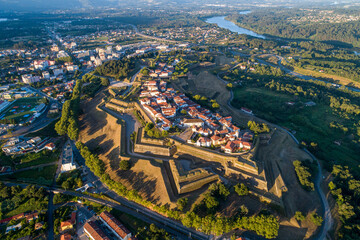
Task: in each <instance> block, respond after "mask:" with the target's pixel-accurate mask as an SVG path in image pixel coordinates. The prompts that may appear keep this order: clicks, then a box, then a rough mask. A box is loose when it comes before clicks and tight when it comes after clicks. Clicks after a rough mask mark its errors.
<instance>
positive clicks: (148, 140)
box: [139, 128, 164, 146]
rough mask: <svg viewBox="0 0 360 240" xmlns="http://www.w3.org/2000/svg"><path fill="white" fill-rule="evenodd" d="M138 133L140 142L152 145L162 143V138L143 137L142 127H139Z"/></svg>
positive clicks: (160, 144)
mask: <svg viewBox="0 0 360 240" xmlns="http://www.w3.org/2000/svg"><path fill="white" fill-rule="evenodd" d="M139 133H140V136H141V139H140V142H141V143H148V144H154V145H159V146H163V145H164V140H162V139H155V138H147V137H145V130H144V128H139Z"/></svg>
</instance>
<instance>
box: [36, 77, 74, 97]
mask: <svg viewBox="0 0 360 240" xmlns="http://www.w3.org/2000/svg"><path fill="white" fill-rule="evenodd" d="M74 86H75V80H73V81H69V82H66V83H59V84H55V85H52V86H50V87H45V88H43V89H42V90H41V91H42V92H43V93H45V94H46V95H48V96H49V97H53V98H56V99H57V100H62V99H64V96H65V94H66V93H72V91H73V88H74Z"/></svg>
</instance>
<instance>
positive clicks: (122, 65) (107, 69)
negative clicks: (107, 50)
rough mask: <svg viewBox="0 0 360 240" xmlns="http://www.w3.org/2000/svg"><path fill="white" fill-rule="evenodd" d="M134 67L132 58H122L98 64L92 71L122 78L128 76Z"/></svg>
mask: <svg viewBox="0 0 360 240" xmlns="http://www.w3.org/2000/svg"><path fill="white" fill-rule="evenodd" d="M134 67H135V63H134V61H133V60H131V59H129V58H124V59H122V60H111V61H108V62H105V63H104V64H102V65H100V66H98V67H97V68H96V69H95V71H94V73H95V74H99V75H101V76H111V77H115V78H118V79H120V80H123V79H125V78H127V77H128V75H129V73H130V72H131V70H133V69H134Z"/></svg>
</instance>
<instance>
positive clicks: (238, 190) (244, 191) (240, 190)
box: [234, 183, 249, 196]
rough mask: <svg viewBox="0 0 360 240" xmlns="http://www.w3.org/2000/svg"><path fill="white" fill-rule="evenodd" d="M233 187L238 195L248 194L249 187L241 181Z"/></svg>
mask: <svg viewBox="0 0 360 240" xmlns="http://www.w3.org/2000/svg"><path fill="white" fill-rule="evenodd" d="M234 188H235V192H236V193H237V194H238V195H239V196H246V195H248V194H249V189H248V188H247V187H246V186H245V184H243V183H238V184H236V185H235V187H234Z"/></svg>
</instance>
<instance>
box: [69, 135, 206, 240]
mask: <svg viewBox="0 0 360 240" xmlns="http://www.w3.org/2000/svg"><path fill="white" fill-rule="evenodd" d="M72 147H73V150H74V155H75V156H76V159H77V161H78V163H79V164H80V165H82V166H84V168H85V169H86V170H87V172H88V175H87V178H88V180H89V181H90V182H92V184H93V185H94V186H96V189H97V190H98V191H99V192H101V193H103V194H106V195H107V196H109V197H110V198H112V199H114V200H115V201H117V202H119V203H120V204H121V205H122V206H125V207H126V208H125V209H126V213H128V214H131V215H133V216H135V217H139V218H140V219H142V220H144V221H146V220H148V221H147V222H148V223H154V224H156V225H157V226H159V227H161V228H164V229H165V230H166V231H168V232H169V233H171V234H174V235H175V236H178V237H180V239H188V237H186V236H187V235H188V234H189V233H191V235H192V237H193V238H195V239H209V236H208V235H206V234H204V233H200V232H197V231H195V230H193V229H190V228H187V227H185V226H183V225H182V224H181V223H179V222H176V221H174V220H172V219H169V218H167V217H165V216H163V215H160V214H158V213H156V212H154V211H152V210H150V209H148V208H146V207H144V206H142V205H140V204H137V203H135V202H132V201H129V200H127V199H126V198H123V197H121V196H119V195H118V194H117V193H116V192H114V191H112V190H110V189H108V188H107V186H106V185H105V184H103V183H102V182H101V181H100V179H99V178H98V177H97V176H95V175H94V174H93V173H92V172H91V171H90V169H89V168H88V167H86V165H85V160H84V159H83V158H82V156H81V155H80V153H79V151H78V149H77V148H76V147H75V144H74V143H73V142H72ZM67 193H68V192H67ZM70 193H71V194H75V193H72V192H70ZM76 194H79V193H76ZM80 195H81V194H80ZM85 196H87V195H85ZM87 197H88V196H87ZM95 200H96V201H98V200H97V199H95ZM102 201H104V200H102ZM104 203H107V204H110V203H109V202H107V201H105V202H104ZM111 204H113V203H111ZM109 206H110V205H109ZM111 206H113V205H111ZM114 206H116V207H118V208H119V210H121V211H125V210H124V209H122V208H121V209H120V207H119V206H118V205H114Z"/></svg>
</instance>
